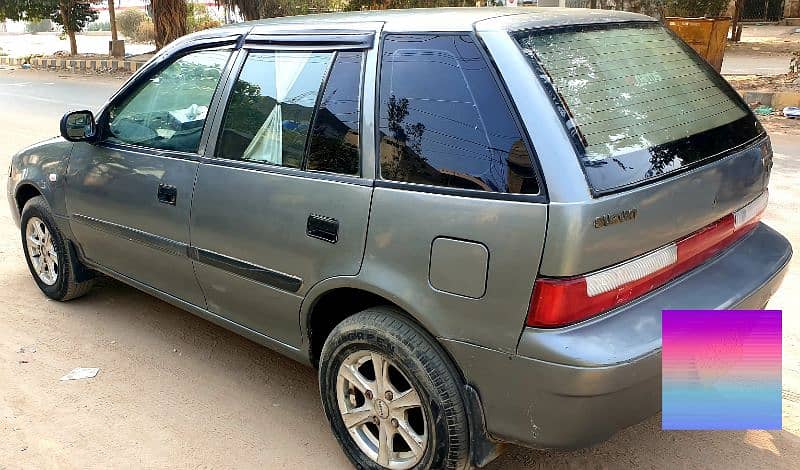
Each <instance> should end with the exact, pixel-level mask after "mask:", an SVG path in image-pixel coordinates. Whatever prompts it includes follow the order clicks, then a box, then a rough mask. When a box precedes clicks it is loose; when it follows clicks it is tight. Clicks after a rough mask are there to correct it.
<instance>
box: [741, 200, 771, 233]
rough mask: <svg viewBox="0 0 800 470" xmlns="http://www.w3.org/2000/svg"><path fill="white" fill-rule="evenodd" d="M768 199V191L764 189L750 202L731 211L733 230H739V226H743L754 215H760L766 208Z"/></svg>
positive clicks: (750, 220)
mask: <svg viewBox="0 0 800 470" xmlns="http://www.w3.org/2000/svg"><path fill="white" fill-rule="evenodd" d="M768 201H769V193H768V192H766V191H764V192H763V193H762V194H761V196H758V197H757V198H755V200H753V202H751V203H750V204H748V205H746V206H744V207H742V208H741V209H739V210H738V211H736V212H734V213H733V219H734V221H733V228H734V230H739V229H740V228H741V227H744V226H745V225H747V224H748V223H751V222H753V219H754V218H755V217H758V216H759V215H761V213H762V212H764V209H766V208H767V202H768Z"/></svg>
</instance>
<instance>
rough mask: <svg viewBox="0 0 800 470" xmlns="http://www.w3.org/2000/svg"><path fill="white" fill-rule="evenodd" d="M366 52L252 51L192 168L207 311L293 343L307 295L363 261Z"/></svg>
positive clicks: (368, 190)
mask: <svg viewBox="0 0 800 470" xmlns="http://www.w3.org/2000/svg"><path fill="white" fill-rule="evenodd" d="M245 47H247V46H245ZM362 56H363V53H362V52H360V51H339V52H336V51H324V50H315V51H303V50H280V51H276V50H250V51H249V52H248V54H247V57H246V59H245V60H244V64H243V66H242V68H241V72H240V73H239V76H238V78H237V80H236V81H235V82H234V83H233V84H232V88H231V90H230V93H229V98H228V104H227V107H226V109H225V112H224V115H223V116H222V118H221V122H220V123H219V128H220V130H219V138H218V140H217V142H216V146H215V147H216V148H215V150H214V153H213V155H214V158H209V159H206V160H204V161H203V163H201V165H200V168H199V171H198V176H197V183H196V186H195V192H194V204H193V208H192V217H191V232H192V245H193V250H194V255H195V259H196V260H197V261H198V262H197V263H195V266H196V271H197V277H198V280H199V281H200V284H201V286H202V287H203V289H204V291H205V293H206V297H207V300H208V308H209V309H210V310H211V311H213V312H215V313H218V314H220V315H222V316H224V317H226V318H228V319H230V320H232V321H234V322H236V323H239V324H240V325H243V326H246V327H248V328H250V329H252V330H255V331H258V332H260V333H262V334H265V335H267V336H270V337H271V338H273V339H276V340H278V341H280V342H283V343H284V344H287V345H290V346H295V347H296V346H299V344H300V333H299V330H300V329H299V320H298V312H299V309H300V303H301V302H302V300H303V295H304V294H305V292H307V291H308V289H309V288H310V287H312V286H313V285H314V284H316V283H317V282H319V281H320V280H323V279H325V278H329V277H333V276H343V275H354V274H356V273H358V271H359V268H360V266H361V260H362V257H363V251H364V242H365V237H366V230H367V220H368V216H369V206H370V198H371V195H372V182H371V180H368V179H362V178H360V176H359V175H360V165H359V154H360V151H359V146H360V144H359V129H360V127H359V107H360V105H359V102H360V99H359V96H360V88H361V86H360V83H361V80H360V77H361V70H362V59H363V57H362ZM215 127H216V126H215Z"/></svg>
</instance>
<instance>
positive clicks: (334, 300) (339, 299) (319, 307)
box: [300, 276, 463, 378]
mask: <svg viewBox="0 0 800 470" xmlns="http://www.w3.org/2000/svg"><path fill="white" fill-rule="evenodd" d="M378 305H385V306H389V307H394V308H395V309H396V310H398V311H399V312H400V313H401V314H403V315H404V316H406V317H407V318H409V319H410V320H412V321H413V322H414V323H416V324H417V325H419V326H420V327H421V328H422V329H423V330H425V332H427V333H428V334H429V335H431V337H433V338H434V339H435V340H436V341H437V342H438V340H437V339H436V338H437V337H438V336H439V335H438V334H437V332H436V331H435V330H433V329H432V328H431V325H430V324H429V323H428V322H426V321H425V320H424V319H425V316H424V315H421V314H419V313H416V312H415V311H414V309H413V307H412V306H411V305H408V304H407V302H404V301H403V299H401V298H400V297H398V296H396V295H394V294H393V293H392V292H390V291H388V290H386V289H383V288H381V287H380V286H376V285H373V284H369V283H366V282H364V281H363V280H361V279H359V278H358V277H350V276H342V277H335V278H330V279H327V280H325V281H322V282H320V283H318V284H316V285H315V286H314V287H312V288H311V289H310V290H309V291H308V293H307V294H306V297H305V300H304V301H303V304H302V306H301V311H300V319H301V321H300V327H301V335H302V338H303V341H304V342H305V347H306V352H307V354H308V358H309V362H311V364H312V365H313V366H314V367H317V366H318V362H319V353H320V352H321V351H322V344H324V343H325V339H326V338H327V337H328V335H329V334H330V332H331V331H332V330H333V328H334V327H335V326H336V325H337V324H339V322H341V321H342V320H344V319H345V318H347V317H349V316H351V315H354V314H356V313H358V312H361V311H363V310H365V309H367V308H370V307H374V306H378ZM334 307H335V308H334ZM442 349H444V347H443V346H442ZM448 356H449V354H448ZM449 359H450V360H451V361H452V363H453V364H454V365H455V366H456V368H457V369H458V370H459V374H461V375H462V378H463V373H461V368H460V367H459V366H458V364H457V363H456V362H455V360H454V359H453V358H452V357H450V358H449Z"/></svg>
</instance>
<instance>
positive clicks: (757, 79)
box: [725, 72, 800, 92]
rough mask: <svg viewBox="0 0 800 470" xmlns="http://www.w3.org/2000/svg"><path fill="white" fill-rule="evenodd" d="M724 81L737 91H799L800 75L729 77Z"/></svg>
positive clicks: (795, 73) (793, 73) (794, 73)
mask: <svg viewBox="0 0 800 470" xmlns="http://www.w3.org/2000/svg"><path fill="white" fill-rule="evenodd" d="M725 79H726V80H728V82H729V83H730V84H731V85H732V86H733V87H734V88H735V89H736V90H737V91H740V92H741V91H769V92H774V91H800V73H797V72H792V73H784V74H781V75H729V76H726V77H725Z"/></svg>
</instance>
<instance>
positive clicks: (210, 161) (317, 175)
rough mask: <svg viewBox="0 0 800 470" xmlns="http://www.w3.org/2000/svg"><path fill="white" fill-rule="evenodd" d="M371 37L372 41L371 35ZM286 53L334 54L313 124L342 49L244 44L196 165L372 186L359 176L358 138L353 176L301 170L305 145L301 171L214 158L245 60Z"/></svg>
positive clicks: (361, 92) (363, 64) (361, 94)
mask: <svg viewBox="0 0 800 470" xmlns="http://www.w3.org/2000/svg"><path fill="white" fill-rule="evenodd" d="M372 37H373V38H374V35H373V36H372ZM286 50H291V51H295V52H331V53H332V54H333V55H332V58H331V61H330V63H329V64H328V68H327V70H326V72H325V73H326V75H325V78H324V80H323V81H322V83H321V84H320V90H319V92H318V93H317V102H316V103H315V107H314V114H313V116H312V124H313V118H314V117H315V116H316V113H317V108H318V106H319V100H320V99H321V97H322V94H323V93H324V91H325V85H327V83H328V78H329V77H330V72H331V70H332V68H333V64H334V61H335V59H336V56H337V53H338V51H340V50H343V49H339V48H336V47H327V48H325V49H316V50H312V49H308V48H291V49H286V48H275V47H258V48H248V44H247V43H245V44H244V45H243V48H242V51H241V55H240V56H239V57H236V58H235V60H233V61H231V62H233V63H234V66H233V68H232V69H231V70H230V72H229V73H228V76H227V78H226V82H225V85H224V86H223V87H220V88H223V89H222V93H221V94H220V96H219V101H217V102H215V101H212V102H213V103H215V107H214V112H215V116H214V118H213V119H214V121H213V123H212V128H211V131H212V132H213V133H214V134H213V135H212V136H210V137H209V143H211V144H212V145H209V146H208V147H206V152H205V154H204V155H200V156H199V159H198V160H199V162H200V163H203V164H207V165H213V166H222V167H230V168H236V169H242V170H251V171H257V172H261V173H274V174H279V175H286V176H293V177H299V178H308V179H315V180H323V181H333V182H337V183H345V184H353V185H357V186H369V187H372V186H374V182H375V181H374V179H373V178H371V177H369V176H365V175H363V174H362V173H363V170H362V165H361V162H362V159H363V158H364V141H363V139H359V165H358V174H356V175H345V174H341V173H333V172H327V171H319V170H307V169H305V168H304V167H305V165H306V161H307V158H308V142H306V149H305V153H304V155H303V162H302V165H303V168H292V167H287V166H280V165H274V164H270V163H265V162H250V161H246V160H232V159H227V158H222V157H217V156H216V153H217V148H218V143H219V137H220V135H221V132H222V126H223V124H224V119H225V111H226V110H227V107H228V101H229V100H230V97H231V93H232V92H233V87H234V86H235V85H236V82H237V81H238V80H239V76H240V75H241V72H242V70H243V68H244V65H245V63H246V62H247V57H248V56H249V55H250V54H251V53H253V52H265V51H286ZM348 50H350V49H348ZM359 50H361V49H359ZM366 52H367V51H366V50H363V54H362V57H361V71H360V73H361V77H360V81H361V87H360V89H359V104H358V105H359V116H361V115H362V114H363V112H364V110H363V104H364V87H365V86H366V84H365V83H364V77H365V71H366V63H367V60H366V58H367V54H366ZM217 113H218V114H219V119H217V116H216V114H217ZM361 124H363V123H362V122H361V118H360V117H359V127H363V126H361ZM310 133H311V129H310V128H309V136H310ZM359 133H363V129H359ZM309 140H310V139H309ZM212 141H213V142H212Z"/></svg>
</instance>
